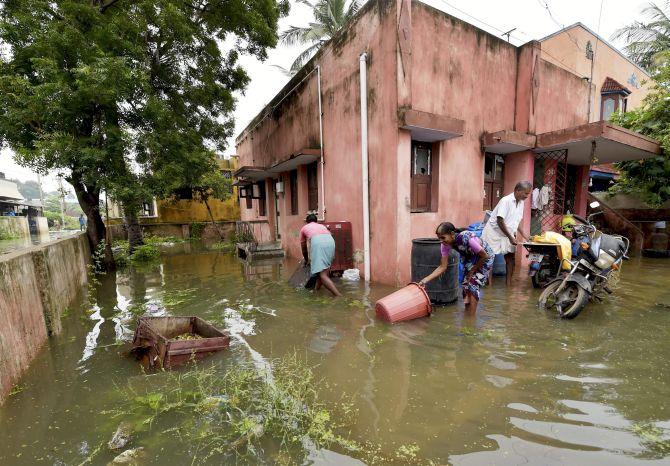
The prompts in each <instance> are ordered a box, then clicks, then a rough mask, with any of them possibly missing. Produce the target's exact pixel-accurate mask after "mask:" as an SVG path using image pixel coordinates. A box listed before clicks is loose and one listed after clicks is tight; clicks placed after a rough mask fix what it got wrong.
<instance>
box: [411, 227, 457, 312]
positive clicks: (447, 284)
mask: <svg viewBox="0 0 670 466" xmlns="http://www.w3.org/2000/svg"><path fill="white" fill-rule="evenodd" d="M441 260H442V254H441V252H440V241H439V240H438V239H437V238H417V239H413V240H412V281H413V282H418V281H419V280H421V279H422V278H424V277H425V276H427V275H429V274H430V273H431V272H432V271H433V270H435V269H436V268H437V267H438V266H439V265H440V261H441ZM459 263H460V260H459V255H458V253H457V252H456V251H451V253H450V254H449V265H448V267H447V271H446V272H444V273H443V274H442V275H440V276H439V277H437V278H436V279H435V280H433V281H431V282H429V283H428V284H427V285H426V292H427V293H428V297H429V298H430V301H431V302H432V303H435V304H447V303H453V302H454V301H456V300H457V299H458V285H459V283H460V282H459V281H457V278H458V264H459Z"/></svg>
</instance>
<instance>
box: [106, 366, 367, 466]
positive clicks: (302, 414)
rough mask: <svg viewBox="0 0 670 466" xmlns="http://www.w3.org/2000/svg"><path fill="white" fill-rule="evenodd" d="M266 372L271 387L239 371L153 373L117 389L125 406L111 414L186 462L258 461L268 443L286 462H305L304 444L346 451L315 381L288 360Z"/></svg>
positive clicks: (252, 371)
mask: <svg viewBox="0 0 670 466" xmlns="http://www.w3.org/2000/svg"><path fill="white" fill-rule="evenodd" d="M272 369H273V371H272V383H270V381H269V380H268V379H267V376H266V375H263V374H260V373H259V372H258V371H257V370H256V369H255V368H253V367H251V366H246V365H240V366H234V367H231V368H229V369H227V370H226V371H225V372H222V371H221V370H220V369H219V368H217V367H215V366H211V367H208V368H204V367H200V366H197V365H192V366H191V367H189V369H188V370H187V371H184V372H163V373H159V374H156V375H155V376H151V383H150V384H147V385H145V386H143V387H137V386H135V384H133V383H129V384H128V385H127V386H125V387H123V388H122V392H123V393H122V396H123V398H124V399H125V400H126V402H124V403H123V404H122V405H121V406H120V407H119V408H118V409H117V410H115V411H113V414H114V415H115V416H120V417H123V418H124V419H125V420H130V421H131V422H132V423H133V424H134V426H135V428H136V429H137V430H138V431H151V430H160V431H161V433H163V434H165V433H168V434H173V435H174V436H175V437H176V438H177V439H179V440H181V441H182V442H184V444H185V445H190V446H191V449H192V450H191V451H190V454H191V455H192V457H193V458H194V462H195V461H196V459H197V460H198V461H204V460H206V459H208V458H210V457H212V456H219V455H222V456H224V457H228V456H235V457H239V458H248V459H250V458H254V457H258V456H259V455H261V454H262V453H263V446H264V445H265V444H266V443H267V442H268V441H271V442H272V443H274V446H275V448H277V449H278V450H279V451H286V452H290V453H291V455H295V454H298V452H301V451H302V454H303V455H306V453H307V452H306V445H307V444H309V445H313V446H314V447H315V448H320V447H322V446H332V445H339V446H340V447H341V448H345V449H351V448H353V447H354V444H353V443H351V442H349V441H348V440H346V439H344V438H342V437H340V436H339V435H338V434H337V433H336V429H337V428H338V427H340V426H341V422H340V421H339V420H341V419H342V414H338V415H335V413H334V412H333V411H331V410H330V409H328V408H327V407H326V406H325V404H323V403H322V402H321V401H320V400H319V398H318V392H317V387H318V386H319V382H318V381H316V380H315V378H314V374H313V372H312V370H311V369H310V368H309V367H308V366H306V364H305V363H303V362H301V361H300V360H299V359H298V358H297V357H296V356H295V355H293V356H289V357H286V358H283V359H280V360H277V361H275V362H274V363H273V365H272ZM144 382H148V380H145V381H144ZM349 412H351V411H349ZM166 423H167V424H172V425H171V426H170V425H165V424H166Z"/></svg>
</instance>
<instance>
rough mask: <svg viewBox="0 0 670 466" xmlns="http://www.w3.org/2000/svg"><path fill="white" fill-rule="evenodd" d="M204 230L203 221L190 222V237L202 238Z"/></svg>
mask: <svg viewBox="0 0 670 466" xmlns="http://www.w3.org/2000/svg"><path fill="white" fill-rule="evenodd" d="M204 230H205V224H204V223H196V222H193V223H191V239H200V238H202V232H203V231H204Z"/></svg>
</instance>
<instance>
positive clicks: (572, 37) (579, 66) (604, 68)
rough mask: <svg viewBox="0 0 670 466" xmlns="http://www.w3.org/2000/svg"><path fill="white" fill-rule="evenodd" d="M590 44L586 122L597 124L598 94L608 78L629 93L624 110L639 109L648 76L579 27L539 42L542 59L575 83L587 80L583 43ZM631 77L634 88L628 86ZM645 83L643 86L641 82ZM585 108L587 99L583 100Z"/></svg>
mask: <svg viewBox="0 0 670 466" xmlns="http://www.w3.org/2000/svg"><path fill="white" fill-rule="evenodd" d="M588 41H590V42H591V45H592V47H593V49H594V52H595V58H594V61H593V89H592V96H591V101H592V111H591V118H590V121H598V120H600V90H601V87H602V85H603V83H604V82H605V79H606V78H608V77H610V78H612V79H614V80H615V81H618V82H619V83H620V84H621V85H623V86H625V87H627V88H628V89H629V90H630V91H631V95H629V96H628V109H629V110H630V109H633V108H635V107H639V106H640V104H641V103H642V100H643V99H644V97H645V96H646V95H647V94H648V93H649V90H650V89H651V86H652V83H651V78H650V76H649V75H648V74H647V73H646V72H645V71H643V70H642V69H640V68H639V67H637V66H636V65H634V64H633V63H631V62H630V61H629V60H627V59H626V58H625V57H623V56H622V55H621V54H620V53H619V52H617V51H616V50H614V49H613V48H612V47H610V46H609V45H608V44H606V43H604V42H603V41H600V40H598V39H597V38H596V36H595V35H593V34H592V33H591V32H589V31H588V30H586V29H585V28H584V27H582V26H581V25H575V26H574V27H571V28H570V29H568V30H565V31H561V32H559V33H558V34H555V35H554V36H552V37H550V38H548V39H546V40H543V41H542V58H543V59H544V60H546V61H549V62H551V63H553V64H554V65H556V66H559V67H561V68H564V69H566V70H568V71H569V72H570V73H572V74H574V75H575V76H576V77H577V78H578V79H581V78H582V77H586V78H588V77H590V76H591V63H592V62H591V60H589V59H588V58H586V43H587V42H588ZM631 76H635V79H636V81H637V83H638V87H635V86H634V85H633V84H631V83H630V82H629V80H630V79H631ZM645 81H646V82H645ZM585 102H586V104H587V106H588V98H587V99H586V101H585Z"/></svg>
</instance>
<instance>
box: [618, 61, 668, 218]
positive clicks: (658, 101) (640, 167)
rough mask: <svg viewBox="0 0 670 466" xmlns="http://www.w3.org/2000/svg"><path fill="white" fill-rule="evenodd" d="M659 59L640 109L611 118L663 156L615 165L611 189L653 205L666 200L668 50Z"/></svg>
mask: <svg viewBox="0 0 670 466" xmlns="http://www.w3.org/2000/svg"><path fill="white" fill-rule="evenodd" d="M660 58H661V61H660V62H659V63H662V65H661V66H660V67H659V68H657V69H656V73H655V75H654V79H655V82H656V85H655V86H654V88H653V90H652V92H651V93H650V94H649V95H647V97H646V98H645V99H644V101H643V104H642V106H641V107H639V108H636V109H635V110H631V111H629V112H626V113H617V114H615V115H614V117H613V119H612V120H613V121H614V122H615V123H617V124H619V125H621V126H623V127H625V128H628V129H632V130H634V131H637V132H639V133H642V134H645V135H647V136H650V137H652V138H654V139H656V140H658V141H659V142H660V145H661V148H662V149H663V152H664V155H662V156H659V157H654V158H650V159H643V160H634V161H629V162H620V163H618V164H617V168H618V169H619V170H620V171H621V175H622V176H621V178H620V180H619V181H618V182H617V184H615V185H614V186H613V188H612V189H613V190H614V191H615V192H626V193H634V194H637V195H639V196H640V197H641V198H642V199H643V200H644V201H646V202H647V203H649V204H651V205H653V206H658V205H660V204H662V203H664V202H665V201H668V200H670V157H668V154H670V105H668V102H670V51H666V52H665V53H662V54H661V57H660Z"/></svg>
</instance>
